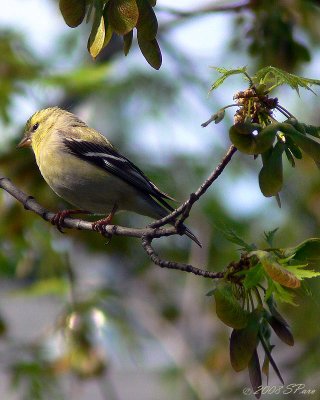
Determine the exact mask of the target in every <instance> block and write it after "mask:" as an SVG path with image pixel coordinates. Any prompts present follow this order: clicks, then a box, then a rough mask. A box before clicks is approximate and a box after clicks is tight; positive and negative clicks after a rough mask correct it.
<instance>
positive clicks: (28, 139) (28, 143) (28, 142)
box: [17, 134, 31, 147]
mask: <svg viewBox="0 0 320 400" xmlns="http://www.w3.org/2000/svg"><path fill="white" fill-rule="evenodd" d="M30 146H31V137H30V135H28V134H26V135H25V136H24V137H23V138H22V140H21V142H20V143H19V144H18V145H17V147H30Z"/></svg>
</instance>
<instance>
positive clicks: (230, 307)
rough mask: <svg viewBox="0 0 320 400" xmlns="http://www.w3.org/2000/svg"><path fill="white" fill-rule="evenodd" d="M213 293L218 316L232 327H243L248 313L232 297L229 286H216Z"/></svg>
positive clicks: (246, 321)
mask: <svg viewBox="0 0 320 400" xmlns="http://www.w3.org/2000/svg"><path fill="white" fill-rule="evenodd" d="M213 294H214V299H215V302H216V313H217V316H218V318H220V319H221V321H222V322H223V323H225V324H226V325H228V326H230V327H232V328H235V329H241V328H244V327H245V326H246V325H247V323H248V319H249V313H248V312H247V311H245V310H244V309H243V308H242V307H241V306H240V304H239V303H238V301H237V300H236V299H235V298H234V296H233V293H232V290H231V288H230V287H228V286H227V287H223V286H222V287H218V288H217V289H215V291H214V293H213Z"/></svg>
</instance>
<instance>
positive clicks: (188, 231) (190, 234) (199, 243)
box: [185, 227, 202, 247]
mask: <svg viewBox="0 0 320 400" xmlns="http://www.w3.org/2000/svg"><path fill="white" fill-rule="evenodd" d="M185 235H187V236H188V237H189V238H190V239H191V240H193V241H194V242H195V243H197V245H198V246H199V247H202V244H201V242H200V241H199V240H198V239H197V237H196V236H195V235H194V234H193V233H192V232H191V231H190V229H189V228H187V227H186V231H185Z"/></svg>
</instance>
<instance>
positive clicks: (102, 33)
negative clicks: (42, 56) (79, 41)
mask: <svg viewBox="0 0 320 400" xmlns="http://www.w3.org/2000/svg"><path fill="white" fill-rule="evenodd" d="M155 5H156V1H155V0H60V2H59V6H60V11H61V14H62V16H63V18H64V20H65V22H66V24H67V25H68V26H70V27H71V28H75V27H77V26H78V25H80V24H81V23H82V22H83V21H84V19H85V17H86V21H87V22H88V21H89V19H90V18H91V16H92V18H91V19H92V20H93V23H92V28H91V33H90V36H89V39H88V45H87V47H88V51H89V53H90V54H91V56H92V57H93V58H96V57H97V56H98V55H99V53H100V52H101V51H102V50H103V49H104V48H105V47H106V46H107V45H108V44H109V42H110V40H111V38H112V36H113V34H117V35H120V36H122V37H123V51H124V54H125V55H127V54H128V53H129V51H130V48H131V45H132V39H133V30H134V29H136V30H137V39H138V45H139V47H140V50H141V53H142V54H143V56H144V58H145V59H146V60H147V62H148V63H149V64H150V65H151V66H152V67H153V68H155V69H159V68H160V66H161V63H162V56H161V51H160V47H159V45H158V42H157V39H156V36H157V32H158V21H157V17H156V15H155V13H154V11H153V7H154V6H155Z"/></svg>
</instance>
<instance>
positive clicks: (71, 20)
mask: <svg viewBox="0 0 320 400" xmlns="http://www.w3.org/2000/svg"><path fill="white" fill-rule="evenodd" d="M59 8H60V11H61V14H62V16H63V19H64V20H65V23H66V24H67V25H68V26H70V27H71V28H75V27H77V26H78V25H80V24H81V22H82V21H83V19H84V17H85V15H86V0H60V1H59Z"/></svg>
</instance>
